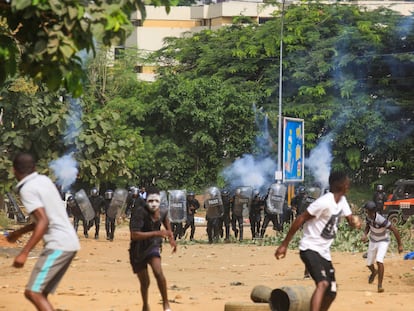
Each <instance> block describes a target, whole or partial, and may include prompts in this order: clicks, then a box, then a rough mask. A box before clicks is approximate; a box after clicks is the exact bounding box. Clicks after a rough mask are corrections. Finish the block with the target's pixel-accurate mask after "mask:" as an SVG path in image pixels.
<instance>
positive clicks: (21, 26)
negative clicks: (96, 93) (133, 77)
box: [0, 0, 175, 97]
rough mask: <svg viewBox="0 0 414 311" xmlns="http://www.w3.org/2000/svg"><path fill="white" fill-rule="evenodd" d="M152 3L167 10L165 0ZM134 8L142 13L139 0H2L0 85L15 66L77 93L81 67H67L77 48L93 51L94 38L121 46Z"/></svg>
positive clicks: (74, 59) (74, 60) (51, 86)
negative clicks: (9, 1) (5, 2)
mask: <svg viewBox="0 0 414 311" xmlns="http://www.w3.org/2000/svg"><path fill="white" fill-rule="evenodd" d="M152 3H154V4H155V5H165V6H166V10H167V11H168V10H169V6H170V1H169V0H152ZM171 3H175V1H171ZM136 8H139V9H140V10H141V12H142V13H143V16H145V6H144V2H143V1H141V0H128V1H116V3H115V2H113V1H92V2H85V1H80V0H73V1H61V0H44V1H38V0H36V1H31V0H15V1H11V5H10V7H9V6H8V5H7V4H4V5H3V6H2V8H1V10H2V11H1V16H2V17H4V18H5V19H6V20H7V25H6V28H9V29H8V31H7V33H8V35H4V34H3V32H4V31H3V30H2V29H0V46H1V49H0V62H1V63H2V64H6V65H5V66H1V69H0V85H2V84H3V83H4V82H5V81H6V79H7V77H11V76H13V75H14V74H15V73H16V70H17V68H19V70H20V72H21V73H22V74H23V75H26V74H27V75H29V76H30V77H32V78H33V79H35V81H36V82H41V83H46V84H47V86H48V88H49V89H50V90H52V91H56V90H57V89H59V88H60V87H62V86H64V87H65V88H67V90H68V91H69V92H70V93H72V95H73V96H75V97H79V96H80V95H81V94H82V92H83V89H82V84H81V81H82V79H83V76H82V75H81V74H80V72H81V70H79V68H75V71H77V72H76V74H71V72H72V71H73V66H74V65H75V66H76V67H77V62H78V61H77V56H76V55H77V54H78V53H79V52H80V51H82V50H86V51H94V50H95V47H94V46H95V42H94V38H95V39H98V40H99V41H101V43H102V44H103V45H106V46H110V45H122V44H123V42H124V41H125V39H126V38H127V36H128V34H129V33H130V31H131V24H130V21H129V16H130V15H131V13H132V12H133V11H134V10H135V9H136ZM0 26H1V24H0ZM98 43H99V42H98ZM18 51H21V59H19V57H18V56H19V55H18ZM17 63H20V66H17ZM75 79H77V80H78V81H75Z"/></svg>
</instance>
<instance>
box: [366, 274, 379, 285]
mask: <svg viewBox="0 0 414 311" xmlns="http://www.w3.org/2000/svg"><path fill="white" fill-rule="evenodd" d="M377 274H378V271H377V270H375V271H374V272H372V273H371V275H370V276H369V278H368V283H369V284H372V282H374V280H375V277H376V276H377ZM378 288H379V287H378Z"/></svg>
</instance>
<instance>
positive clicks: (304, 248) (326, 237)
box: [275, 172, 361, 311]
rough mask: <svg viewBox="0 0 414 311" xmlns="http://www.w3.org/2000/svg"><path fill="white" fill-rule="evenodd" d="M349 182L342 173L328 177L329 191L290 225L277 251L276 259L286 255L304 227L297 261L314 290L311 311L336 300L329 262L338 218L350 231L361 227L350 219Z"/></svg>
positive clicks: (315, 310)
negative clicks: (345, 220) (296, 234)
mask: <svg viewBox="0 0 414 311" xmlns="http://www.w3.org/2000/svg"><path fill="white" fill-rule="evenodd" d="M349 186H350V180H349V178H348V176H347V175H346V174H345V173H343V172H332V173H331V174H330V176H329V189H330V192H328V193H326V194H325V195H323V196H321V197H320V198H319V199H317V200H316V201H314V202H313V203H312V204H310V205H309V207H308V208H307V209H306V210H305V211H304V212H303V213H302V214H300V215H299V216H298V217H297V218H296V219H295V221H294V222H293V223H292V225H291V227H290V230H289V232H288V233H287V235H286V237H285V239H284V240H283V242H282V244H281V245H280V246H279V247H278V248H277V249H276V252H275V257H276V259H280V258H284V257H285V256H286V252H287V248H288V245H289V242H290V241H291V240H292V238H293V236H294V235H295V233H296V232H297V231H298V230H299V229H300V228H301V227H302V226H303V237H302V239H301V240H300V244H299V250H300V258H301V259H302V261H303V262H304V264H305V266H306V269H307V270H308V271H309V273H310V275H311V277H312V279H313V280H314V281H315V284H316V289H315V291H314V293H313V295H312V299H311V311H326V310H328V309H329V307H330V306H331V304H332V302H333V301H334V299H335V297H336V280H335V270H334V268H333V266H332V262H331V253H330V247H331V244H332V242H333V239H334V238H335V235H336V231H337V230H338V222H339V220H340V217H342V216H344V217H345V218H346V219H347V221H348V223H349V224H350V225H351V226H352V227H353V228H358V229H359V228H360V227H361V221H360V220H359V218H357V217H355V216H352V212H351V208H350V207H349V204H348V202H347V200H346V197H345V194H346V193H347V192H348V190H349Z"/></svg>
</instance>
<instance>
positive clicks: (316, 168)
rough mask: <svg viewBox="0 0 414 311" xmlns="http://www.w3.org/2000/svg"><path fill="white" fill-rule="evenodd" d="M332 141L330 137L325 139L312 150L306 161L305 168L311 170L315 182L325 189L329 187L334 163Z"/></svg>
mask: <svg viewBox="0 0 414 311" xmlns="http://www.w3.org/2000/svg"><path fill="white" fill-rule="evenodd" d="M331 141H332V140H331V137H330V135H328V136H327V137H325V138H323V139H322V140H321V141H320V142H319V144H318V145H317V146H316V147H315V148H314V149H312V150H311V152H310V154H309V158H307V159H305V167H306V168H307V169H309V171H310V172H311V174H312V176H313V177H314V179H315V181H316V182H319V183H320V184H321V186H322V188H324V189H326V188H328V186H329V174H330V172H331V163H332V151H331V149H332V146H331Z"/></svg>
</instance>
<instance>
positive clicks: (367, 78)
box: [157, 2, 414, 184]
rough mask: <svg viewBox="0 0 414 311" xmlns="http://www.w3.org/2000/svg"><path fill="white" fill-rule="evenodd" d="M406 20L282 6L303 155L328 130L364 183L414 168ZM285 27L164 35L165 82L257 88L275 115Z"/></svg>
mask: <svg viewBox="0 0 414 311" xmlns="http://www.w3.org/2000/svg"><path fill="white" fill-rule="evenodd" d="M277 13H278V12H275V16H278V15H277ZM410 19H411V17H405V16H401V15H399V14H398V13H396V12H394V11H391V10H389V9H385V8H379V9H377V10H374V11H368V10H364V9H361V8H359V7H357V6H354V5H343V4H332V3H330V4H322V3H318V2H308V3H306V4H305V3H303V2H302V3H299V4H290V5H289V6H288V7H287V9H286V13H285V20H284V25H285V29H284V37H283V43H284V45H283V47H284V50H283V99H282V101H283V115H284V116H289V117H296V118H302V119H304V120H305V148H306V149H305V153H306V156H307V155H308V153H309V152H310V150H312V148H313V147H315V146H316V145H317V143H318V140H319V139H320V138H321V137H323V136H326V135H327V134H330V136H331V137H332V149H333V154H334V161H333V163H332V165H333V167H341V168H343V169H345V170H347V171H348V172H349V173H350V175H351V176H352V178H353V180H354V181H355V182H356V183H358V184H364V183H371V182H372V181H373V180H376V179H378V177H379V173H378V172H379V169H380V168H384V169H385V170H386V171H387V172H389V173H394V176H395V175H400V176H405V177H410V175H412V173H411V172H412V171H413V169H414V166H413V163H414V161H413V152H412V151H413V150H414V149H413V148H414V146H413V143H414V142H413V140H412V139H411V136H412V129H413V120H414V118H413V117H414V116H413V113H414V110H413V109H412V99H413V95H414V94H413V91H412V88H410V87H409V85H410V83H411V82H410V81H412V79H413V77H412V74H411V73H412V71H413V69H414V68H413V65H414V62H413V60H414V58H413V55H412V47H413V46H414V37H413V36H412V35H411V34H412V27H413V26H412V23H411V22H410ZM280 25H281V21H280V18H279V17H275V19H274V20H272V21H268V22H267V23H265V24H264V25H255V24H250V25H243V26H241V25H232V26H229V27H224V28H221V29H219V30H217V31H211V30H205V31H202V32H200V33H197V34H194V35H193V36H190V37H185V38H168V39H167V40H166V43H167V44H166V46H165V48H163V49H162V50H160V51H159V54H158V55H157V56H158V59H159V60H162V61H166V62H167V63H169V64H176V65H171V66H169V67H168V68H161V69H160V79H164V76H168V74H176V75H179V76H181V77H184V78H185V79H201V78H203V77H205V78H210V77H214V78H218V79H221V80H222V81H225V82H226V83H228V84H231V85H233V86H234V87H235V88H237V90H239V91H240V92H244V93H247V92H254V97H253V96H252V98H253V100H254V102H255V103H256V105H257V106H262V107H264V108H265V110H266V112H268V113H269V116H273V115H275V112H274V111H275V107H277V104H276V102H277V100H278V91H279V85H280V81H279V76H278V72H279V43H280V33H281V32H280ZM402 34H404V35H403V36H402ZM270 120H276V117H270ZM271 122H272V121H271ZM272 125H273V124H272ZM275 128H276V127H275ZM394 179H395V178H394Z"/></svg>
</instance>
